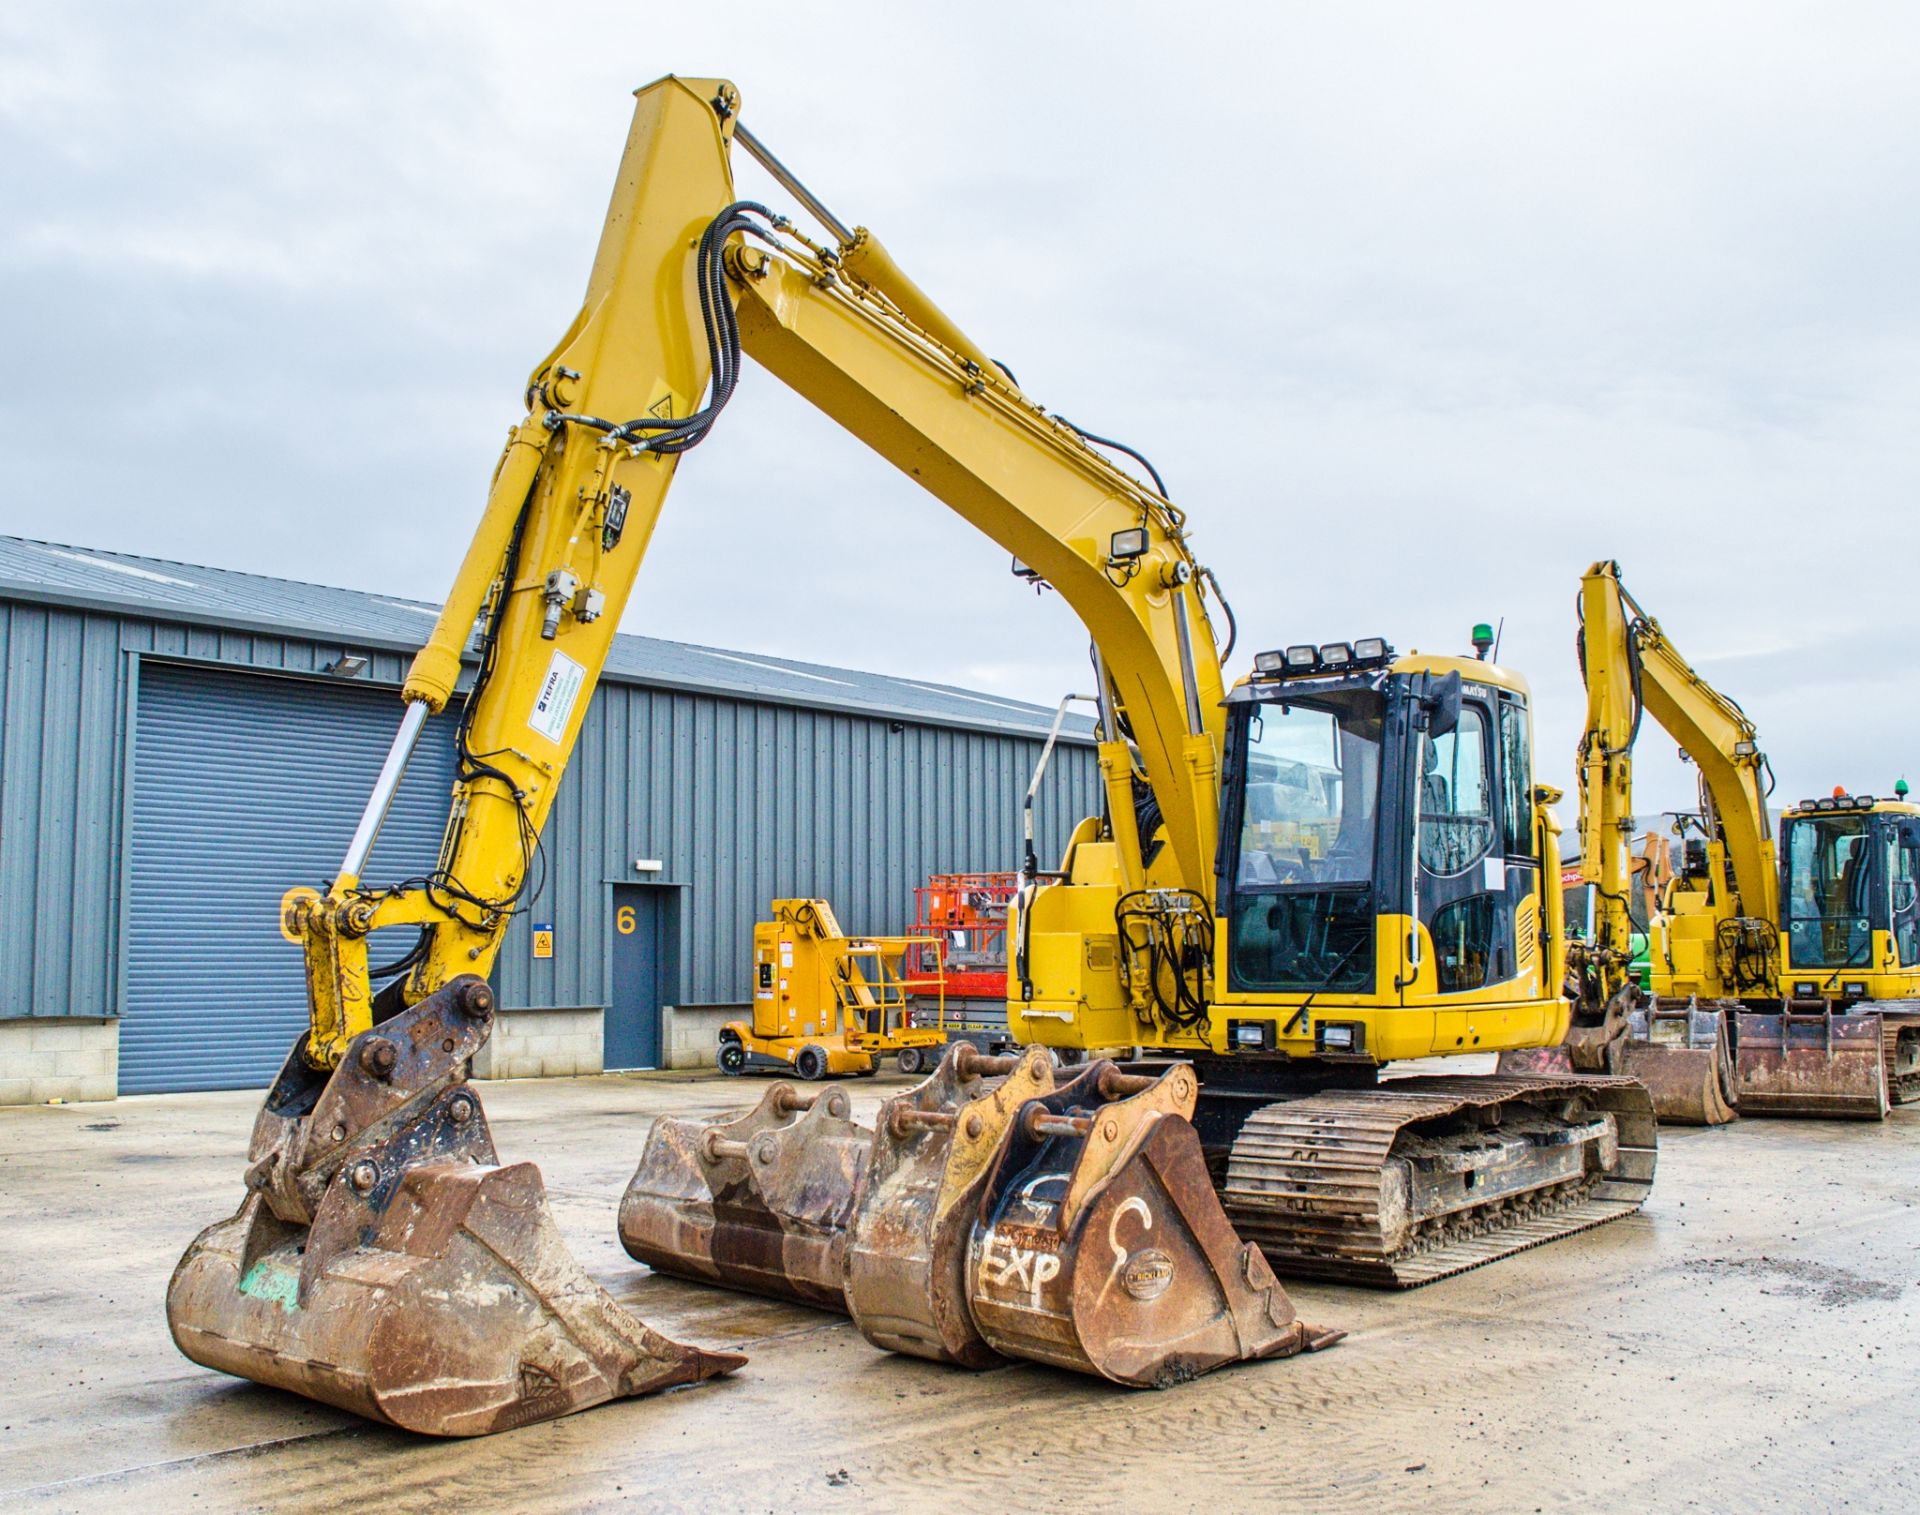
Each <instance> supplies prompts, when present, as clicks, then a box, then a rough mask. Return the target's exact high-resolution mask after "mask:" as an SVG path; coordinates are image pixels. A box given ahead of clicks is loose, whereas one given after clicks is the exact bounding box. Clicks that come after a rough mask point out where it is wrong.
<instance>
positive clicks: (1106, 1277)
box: [620, 1043, 1340, 1386]
mask: <svg viewBox="0 0 1920 1515" xmlns="http://www.w3.org/2000/svg"><path fill="white" fill-rule="evenodd" d="M1197 1092H1198V1091H1197V1086H1196V1084H1195V1081H1194V1078H1193V1073H1192V1070H1191V1069H1189V1068H1186V1067H1184V1066H1182V1067H1176V1068H1173V1069H1171V1070H1169V1071H1168V1072H1166V1073H1165V1074H1162V1075H1160V1076H1159V1077H1154V1078H1148V1077H1138V1076H1132V1075H1127V1074H1124V1073H1122V1072H1121V1071H1120V1070H1119V1069H1118V1068H1116V1067H1115V1066H1114V1065H1113V1064H1111V1063H1105V1062H1101V1063H1095V1064H1092V1065H1091V1066H1089V1067H1088V1068H1087V1069H1085V1070H1084V1071H1083V1072H1081V1073H1080V1074H1079V1075H1078V1076H1077V1077H1075V1078H1074V1079H1072V1080H1071V1081H1070V1082H1067V1083H1064V1084H1061V1083H1057V1082H1056V1077H1055V1073H1054V1068H1053V1065H1052V1063H1051V1061H1050V1060H1049V1059H1048V1058H1047V1056H1046V1055H1045V1054H1044V1053H1042V1052H1038V1051H1032V1052H1028V1053H1026V1054H1025V1055H1023V1056H1020V1057H987V1056H983V1055H982V1054H980V1053H978V1052H977V1051H976V1050H975V1049H974V1048H973V1047H971V1046H969V1045H967V1044H965V1043H961V1044H958V1045H956V1046H955V1047H953V1048H951V1049H950V1050H949V1051H948V1053H947V1055H946V1056H945V1057H944V1058H943V1059H942V1061H941V1063H940V1065H939V1067H938V1068H936V1069H935V1071H934V1073H933V1074H932V1076H931V1077H929V1078H928V1079H926V1080H925V1081H924V1082H922V1083H921V1084H919V1085H917V1086H915V1087H914V1088H912V1089H910V1090H908V1091H906V1092H905V1093H903V1094H901V1095H899V1096H897V1097H895V1098H894V1099H892V1100H889V1101H888V1102H887V1103H886V1104H885V1105H884V1106H883V1107H882V1108H881V1111H880V1116H879V1120H878V1122H877V1123H876V1126H875V1128H874V1129H872V1130H869V1129H867V1128H866V1127H863V1126H858V1125H855V1124H853V1123H852V1122H851V1121H850V1120H849V1119H848V1117H847V1104H846V1096H845V1094H844V1093H843V1092H842V1091H839V1090H831V1091H826V1092H824V1093H816V1092H815V1091H811V1090H804V1089H800V1088H797V1087H795V1086H792V1085H776V1086H775V1088H774V1089H772V1090H769V1091H768V1093H767V1095H766V1096H765V1097H764V1098H763V1099H762V1100H761V1102H760V1105H759V1106H758V1107H757V1108H756V1109H754V1110H752V1111H750V1112H748V1113H747V1114H745V1115H742V1116H739V1117H736V1118H734V1119H731V1120H727V1121H722V1122H716V1123H711V1124H707V1125H704V1126H703V1125H700V1124H698V1123H694V1122H687V1121H658V1122H656V1123H655V1125H654V1129H653V1132H652V1133H651V1134H650V1135H649V1137H648V1142H647V1147H646V1149H645V1152H644V1153H643V1155H642V1158H641V1162H640V1166H639V1169H638V1171H637V1172H636V1173H635V1175H634V1179H633V1182H632V1184H631V1185H629V1187H628V1190H627V1194H626V1197H625V1198H624V1200H623V1201H622V1203H621V1208H620V1234H621V1240H622V1242H623V1243H624V1244H625V1245H626V1248H627V1250H628V1251H629V1252H630V1253H632V1254H633V1255H634V1256H635V1257H637V1258H639V1259H640V1260H641V1261H644V1262H647V1263H648V1264H650V1265H651V1266H654V1267H657V1268H660V1269H661V1270H662V1271H665V1272H668V1273H674V1274H677V1275H679V1276H681V1277H688V1278H698V1279H705V1280H710V1281H713V1282H717V1283H722V1284H725V1285H727V1286H729V1287H733V1288H741V1289H746V1290H750V1291H752V1292H755V1293H760V1294H770V1295H774V1296H776V1297H780V1298H785V1299H794V1300H801V1301H804V1302H807V1303H813V1304H821V1305H826V1306H828V1307H830V1308H836V1309H841V1310H844V1311H846V1312H847V1314H849V1315H850V1316H851V1317H852V1318H853V1321H854V1323H855V1325H856V1326H858V1327H859V1329H860V1331H861V1334H862V1335H864V1336H865V1337H866V1338H867V1339H868V1340H869V1341H870V1342H872V1343H873V1344H874V1345H875V1346H877V1347H881V1348H883V1349H886V1350H889V1351H895V1352H903V1353H907V1354H909V1355H912V1356H916V1357H924V1358H929V1359H931V1360H934V1361H938V1362H947V1363H953V1364H956V1365H959V1366H963V1367H970V1368H984V1367H990V1366H993V1365H994V1364H997V1363H999V1362H1002V1361H1004V1360H1005V1359H1006V1358H1008V1357H1015V1358H1024V1359H1030V1360H1033V1361H1039V1362H1048V1363H1054V1364H1057V1365H1059V1366H1061V1367H1068V1368H1073V1369H1076V1370H1077V1371H1080V1372H1084V1373H1091V1374H1095V1375H1098V1376H1101V1377H1105V1378H1108V1379H1111V1380H1113V1381H1114V1382H1116V1383H1123V1384H1130V1385H1138V1386H1161V1385H1164V1384H1168V1383H1174V1382H1179V1381H1181V1380H1183V1379H1186V1378H1191V1377H1194V1376H1196V1375H1197V1374H1200V1373H1204V1372H1206V1371H1208V1370H1209V1369H1211V1368H1215V1367H1219V1366H1221V1365H1223V1364H1225V1363H1229V1362H1237V1361H1243V1360H1246V1359H1250V1358H1259V1357H1280V1356H1287V1355H1290V1354H1291V1353H1294V1352H1298V1351H1302V1350H1308V1349H1312V1348H1317V1347H1321V1346H1326V1345H1329V1344H1331V1343H1332V1342H1333V1341H1335V1340H1337V1339H1338V1337H1339V1334H1340V1333H1338V1332H1322V1331H1315V1330H1313V1329H1312V1328H1310V1327H1307V1326H1305V1325H1303V1324H1302V1323H1301V1322H1300V1321H1299V1319H1298V1318H1297V1316H1295V1314H1294V1312H1293V1306H1292V1303H1291V1302H1290V1301H1289V1300H1288V1298H1287V1296H1286V1293H1285V1291H1284V1290H1282V1289H1281V1287H1280V1285H1279V1284H1278V1282H1277V1281H1276V1280H1275V1279H1274V1277H1273V1275H1272V1273H1271V1272H1270V1271H1269V1270H1268V1268H1267V1265H1266V1262H1265V1260H1264V1259H1263V1258H1262V1257H1261V1256H1260V1254H1259V1253H1258V1252H1257V1251H1256V1250H1255V1249H1253V1248H1252V1247H1250V1246H1248V1245H1246V1244H1245V1243H1243V1242H1241V1241H1240V1239H1239V1237H1238V1236H1237V1235H1235V1233H1234V1231H1233V1228H1232V1226H1231V1224H1230V1223H1229V1222H1228V1221H1227V1218H1226V1214H1225V1212H1224V1211H1223V1210H1222V1209H1221V1207H1220V1202H1219V1199H1218V1198H1217V1196H1216V1195H1215V1193H1214V1190H1213V1185H1212V1183H1211V1181H1210V1179H1209V1177H1208V1174H1207V1170H1206V1164H1205V1161H1204V1159H1203V1158H1202V1156H1201V1152H1200V1145H1199V1139H1198V1137H1197V1135H1196V1134H1195V1133H1194V1130H1193V1127H1192V1125H1191V1123H1190V1120H1189V1117H1190V1115H1191V1113H1192V1109H1193V1102H1194V1098H1195V1096H1196V1094H1197Z"/></svg>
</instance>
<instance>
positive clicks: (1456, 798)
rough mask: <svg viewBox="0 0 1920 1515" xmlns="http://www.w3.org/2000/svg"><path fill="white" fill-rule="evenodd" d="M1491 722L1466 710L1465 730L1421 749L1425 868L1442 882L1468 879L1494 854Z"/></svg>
mask: <svg viewBox="0 0 1920 1515" xmlns="http://www.w3.org/2000/svg"><path fill="white" fill-rule="evenodd" d="M1490 756H1491V754H1490V752H1489V751H1488V745H1487V718H1486V714H1485V712H1484V711H1483V710H1482V709H1481V708H1480V707H1479V706H1478V705H1463V706H1462V707H1461V709H1460V724H1459V725H1457V726H1456V727H1454V729H1453V730H1451V731H1449V732H1448V733H1447V734H1446V735H1445V736H1443V737H1440V738H1438V739H1434V738H1426V739H1424V740H1422V742H1421V743H1420V797H1419V805H1420V866H1421V867H1422V868H1424V869H1426V870H1427V872H1428V873H1431V874H1433V875H1435V876H1436V877H1439V878H1449V877H1452V876H1453V875H1455V874H1459V873H1464V872H1466V870H1467V869H1469V868H1471V867H1472V866H1473V865H1474V864H1475V863H1477V862H1479V861H1480V859H1482V858H1483V857H1485V856H1486V855H1487V853H1488V852H1489V851H1491V850H1492V848H1493V785H1492V782H1491V780H1490V776H1489V768H1490V766H1491V765H1490V763H1489V761H1488V759H1489V757H1490Z"/></svg>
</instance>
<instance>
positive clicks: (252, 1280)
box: [167, 977, 746, 1436]
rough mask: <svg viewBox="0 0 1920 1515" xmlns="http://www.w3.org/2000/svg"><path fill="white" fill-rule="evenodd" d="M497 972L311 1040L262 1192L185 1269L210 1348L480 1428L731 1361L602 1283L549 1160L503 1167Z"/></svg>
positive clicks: (284, 1376) (278, 1379)
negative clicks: (332, 1055)
mask: <svg viewBox="0 0 1920 1515" xmlns="http://www.w3.org/2000/svg"><path fill="white" fill-rule="evenodd" d="M492 1015H493V1000H492V994H491V991H489V989H488V988H487V986H486V984H485V983H484V982H483V981H482V980H480V979H478V978H471V977H469V978H463V979H459V980H456V981H455V982H454V983H452V984H450V985H448V986H447V987H446V988H445V989H443V990H441V991H440V992H439V993H437V994H434V995H432V996H430V997H429V998H427V999H425V1000H422V1001H421V1002H420V1003H419V1004H417V1005H414V1006H412V1007H411V1008H410V1009H407V1010H403V1011H401V1012H400V1013H399V1014H397V1015H395V1016H393V1017H391V1018H390V1019H388V1020H385V1021H383V1022H381V1023H380V1024H378V1025H376V1026H375V1027H374V1028H373V1029H372V1030H371V1031H368V1032H366V1033H364V1034H363V1035H361V1036H359V1037H357V1038H356V1039H355V1040H354V1042H353V1043H352V1045H351V1048H350V1050H349V1052H348V1055H347V1057H346V1058H345V1059H344V1060H343V1061H342V1062H341V1064H340V1066H339V1067H338V1068H336V1069H335V1070H334V1071H333V1072H332V1073H331V1074H327V1073H324V1072H315V1071H313V1070H312V1069H310V1068H309V1067H308V1066H307V1065H306V1063H305V1060H304V1058H303V1057H302V1055H301V1046H300V1044H296V1045H295V1048H294V1051H293V1053H292V1055H291V1056H290V1057H289V1058H288V1059H287V1063H286V1066H285V1067H284V1068H283V1069H282V1070H281V1073H280V1077H279V1079H278V1080H277V1081H276V1082H275V1084H274V1086H273V1088H272V1090H271V1091H270V1092H269V1093H268V1096H267V1102H266V1105H265V1107H264V1108H263V1109H262V1110H261V1112H260V1117H259V1120H258V1121H257V1122H256V1124H255V1126H254V1132H253V1141H252V1145H251V1148H250V1151H249V1163H250V1165H249V1167H248V1169H247V1176H246V1187H247V1196H246V1199H245V1201H244V1202H243V1203H242V1204H241V1206H240V1209H239V1211H238V1213H236V1214H235V1215H234V1216H233V1217H232V1218H231V1219H229V1220H224V1221H220V1222H219V1223H217V1224H216V1225H213V1226H209V1227H208V1228H207V1229H206V1230H205V1231H203V1232H201V1234H200V1235H199V1237H198V1238H196V1239H195V1241H194V1242H193V1244H192V1245H191V1246H190V1247H188V1249H187V1252H186V1255H185V1256H184V1257H182V1258H181V1259H180V1264H179V1266H178V1267H177V1268H175V1270H174V1274H173V1279H172V1282H171V1283H170V1284H169V1285H168V1289H167V1323H168V1325H169V1326H170V1327H171V1329H172V1331H173V1339H174V1341H175V1343H176V1344H177V1345H178V1346H179V1348H180V1350H181V1351H182V1352H184V1353H185V1354H186V1355H187V1356H188V1357H190V1358H191V1359H193V1361H195V1362H197V1363H200V1364H201V1365H202V1366H204V1367H209V1368H214V1369H217V1370H219V1371H221V1372H224V1373H232V1374H235V1375H237V1376H239V1377H242V1378H251V1379H253V1380H254V1381H256V1382H258V1383H263V1384H269V1385H272V1386H273V1387H275V1388H280V1389H288V1390H291V1391H293V1392H294V1393H296V1394H305V1395H307V1396H308V1397H309V1398H313V1399H318V1400H323V1401H325V1402H326V1403H328V1404H332V1405H338V1406H339V1407H341V1408H342V1409H347V1410H352V1411H355V1412H356V1413H358V1414H361V1415H365V1416H367V1417H368V1418H370V1419H373V1420H379V1421H385V1422H387V1423H389V1424H391V1425H396V1426H400V1427H404V1428H405V1429H407V1430H411V1431H418V1432H422V1433H424V1434H427V1435H433V1436H477V1435H482V1434H485V1433H487V1432H490V1431H501V1430H506V1429H508V1428H510V1427H513V1426H519V1425H525V1424H528V1423H530V1422H533V1421H539V1420H547V1419H550V1418H552V1417H554V1416H557V1415H565V1414H569V1413H571V1412H572V1411H574V1410H582V1409H586V1408H587V1407H589V1406H591V1405H596V1404H600V1403H602V1402H603V1401H606V1400H609V1399H617V1398H620V1397H622V1396H625V1395H630V1394H645V1393H649V1392H651V1391H653V1390H655V1389H665V1388H670V1387H672V1386H674V1385H676V1384H687V1383H693V1382H697V1381H698V1380H701V1379H706V1378H712V1377H715V1376H717V1375H719V1374H723V1373H728V1372H731V1371H732V1370H733V1369H735V1368H737V1367H739V1366H740V1365H741V1364H742V1363H743V1362H745V1360H746V1359H745V1358H743V1357H740V1356H737V1355H735V1354H732V1353H727V1352H705V1351H701V1350H700V1349H698V1348H696V1347H689V1346H683V1345H681V1344H680V1343H678V1342H673V1341H669V1340H668V1339H667V1338H666V1337H664V1336H662V1335H660V1334H659V1333H658V1332H656V1331H653V1330H650V1329H649V1328H648V1327H646V1326H645V1325H643V1324H641V1323H640V1322H639V1321H638V1320H636V1319H635V1318H634V1317H633V1316H631V1315H630V1314H628V1313H627V1312H626V1311H625V1310H623V1309H622V1308H621V1307H620V1306H619V1305H618V1304H616V1303H615V1302H614V1300H613V1299H612V1297H611V1296H610V1295H608V1294H607V1293H606V1291H605V1290H603V1289H601V1288H600V1287H599V1285H597V1284H595V1283H594V1282H593V1280H592V1279H591V1278H589V1277H588V1276H587V1274H586V1273H585V1272H584V1271H583V1270H582V1269H581V1267H580V1265H579V1264H578V1263H577V1262H576V1261H575V1260H574V1259H573V1256H572V1255H571V1253H569V1252H568V1250H567V1247H566V1243H565V1242H564V1241H563V1240H562V1238H561V1236H560V1233H559V1230H558V1228H557V1227H556V1226H555V1225H554V1222H553V1217H552V1216H551V1214H549V1212H548V1209H547V1202H546V1191H545V1187H544V1186H543V1185H542V1183H541V1181H540V1174H539V1170H538V1169H536V1168H535V1167H534V1166H533V1165H532V1164H531V1163H514V1164H510V1165H506V1166H502V1165H501V1164H500V1163H499V1162H498V1159H497V1158H496V1156H495V1154H494V1149H493V1141H492V1138H491V1137H490V1135H489V1134H488V1130H487V1121H486V1117H485V1115H484V1114H482V1112H481V1109H480V1101H479V1099H478V1097H477V1096H476V1095H475V1093H474V1091H473V1089H472V1088H471V1087H470V1086H469V1085H468V1083H467V1069H468V1066H469V1061H470V1059H471V1058H472V1056H473V1054H474V1053H475V1052H477V1051H478V1050H479V1048H480V1047H481V1045H482V1044H483V1043H484V1042H485V1041H486V1038H487V1033H488V1031H489V1030H490V1029H491V1025H492Z"/></svg>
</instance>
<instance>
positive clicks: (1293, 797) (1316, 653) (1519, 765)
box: [1217, 638, 1563, 1061]
mask: <svg viewBox="0 0 1920 1515" xmlns="http://www.w3.org/2000/svg"><path fill="white" fill-rule="evenodd" d="M1226 750H1227V766H1226V783H1225V795H1224V798H1223V804H1222V826H1221V838H1220V855H1219V856H1220V863H1219V909H1218V912H1217V913H1218V915H1219V916H1220V918H1221V921H1222V926H1223V929H1224V934H1225V951H1224V953H1223V957H1224V972H1223V973H1222V974H1221V975H1220V980H1221V981H1220V984H1219V994H1218V998H1219V1001H1220V1003H1221V1005H1222V1014H1223V1016H1224V1018H1225V1022H1224V1025H1223V1027H1222V1030H1223V1034H1224V1036H1225V1038H1226V1040H1227V1043H1228V1046H1229V1049H1230V1050H1232V1051H1235V1052H1244V1051H1248V1050H1258V1051H1265V1050H1270V1049H1277V1048H1279V1047H1280V1046H1281V1045H1282V1044H1283V1043H1292V1044H1296V1045H1301V1047H1302V1050H1304V1049H1305V1048H1306V1047H1310V1048H1311V1049H1312V1051H1313V1052H1315V1053H1316V1054H1319V1055H1322V1056H1325V1055H1329V1054H1331V1055H1338V1056H1342V1057H1352V1058H1365V1059H1367V1060H1368V1061H1385V1060H1387V1059H1390V1058H1396V1057H1418V1056H1425V1055H1427V1054H1430V1053H1435V1052H1439V1053H1446V1052H1455V1051H1458V1052H1472V1051H1484V1050H1489V1049H1490V1048H1493V1047H1498V1046H1504V1045H1508V1044H1510V1043H1511V1042H1512V1041H1524V1042H1533V1041H1536V1040H1538V1039H1540V1038H1542V1037H1546V1038H1548V1039H1551V1038H1552V1037H1553V1036H1554V1035H1556V1034H1557V1033H1556V1032H1555V1030H1554V1023H1555V1022H1556V1021H1557V1020H1558V1019H1559V1018H1560V1017H1561V1015H1562V1014H1563V1011H1562V1009H1561V1005H1560V996H1559V986H1558V985H1557V984H1553V983H1551V982H1549V981H1548V980H1547V978H1546V976H1545V974H1544V973H1543V971H1542V962H1543V959H1542V954H1541V951H1540V934H1541V929H1542V925H1543V922H1544V920H1545V916H1544V910H1545V908H1546V904H1547V890H1546V886H1545V885H1544V884H1543V882H1542V881H1543V878H1544V877H1545V876H1546V874H1545V870H1544V869H1543V866H1542V861H1543V860H1542V858H1541V855H1540V853H1541V845H1540V840H1539V837H1538V830H1539V827H1538V824H1537V817H1536V813H1535V810H1536V806H1535V796H1534V792H1533V775H1532V764H1531V759H1530V755H1529V717H1528V710H1527V690H1526V686H1525V684H1524V683H1523V682H1522V681H1521V680H1520V679H1519V678H1518V677H1517V676H1515V675H1513V674H1512V673H1509V672H1507V671H1506V670H1504V669H1500V668H1498V667H1495V666H1494V665H1491V664H1487V663H1483V662H1476V661H1474V660H1472V659H1466V658H1438V657H1427V658H1421V657H1409V658H1402V659H1398V660H1395V658H1394V656H1393V649H1392V648H1391V647H1389V646H1388V645H1387V644H1386V642H1384V641H1383V640H1380V639H1379V638H1371V639H1367V640H1362V641H1359V642H1355V643H1346V642H1338V643H1333V644H1331V645H1329V646H1325V647H1309V646H1297V647H1289V648H1287V649H1285V650H1284V651H1282V652H1279V653H1262V654H1261V655H1260V657H1259V659H1258V661H1257V664H1256V671H1255V673H1254V674H1253V676H1252V677H1251V678H1249V679H1247V680H1246V681H1244V682H1242V683H1241V684H1239V685H1238V686H1237V687H1236V688H1235V689H1234V690H1233V691H1232V693H1231V694H1229V696H1228V721H1227V744H1226ZM1556 874H1557V870H1556ZM1554 887H1555V888H1556V889H1557V877H1556V878H1555V884H1554ZM1415 1002H1417V1003H1419V1004H1421V1005H1422V1006H1433V1005H1438V1006H1442V1007H1444V1008H1442V1009H1440V1010H1438V1011H1437V1012H1435V1013H1431V1014H1422V1015H1419V1016H1418V1017H1414V1018H1403V1017H1402V1016H1399V1015H1396V1014H1394V1013H1392V1012H1393V1011H1395V1010H1396V1009H1397V1008H1399V1007H1402V1006H1405V1005H1407V1004H1409V1003H1415ZM1455 1006H1457V1007H1458V1009H1457V1010H1455V1008H1454V1007H1455Z"/></svg>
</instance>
